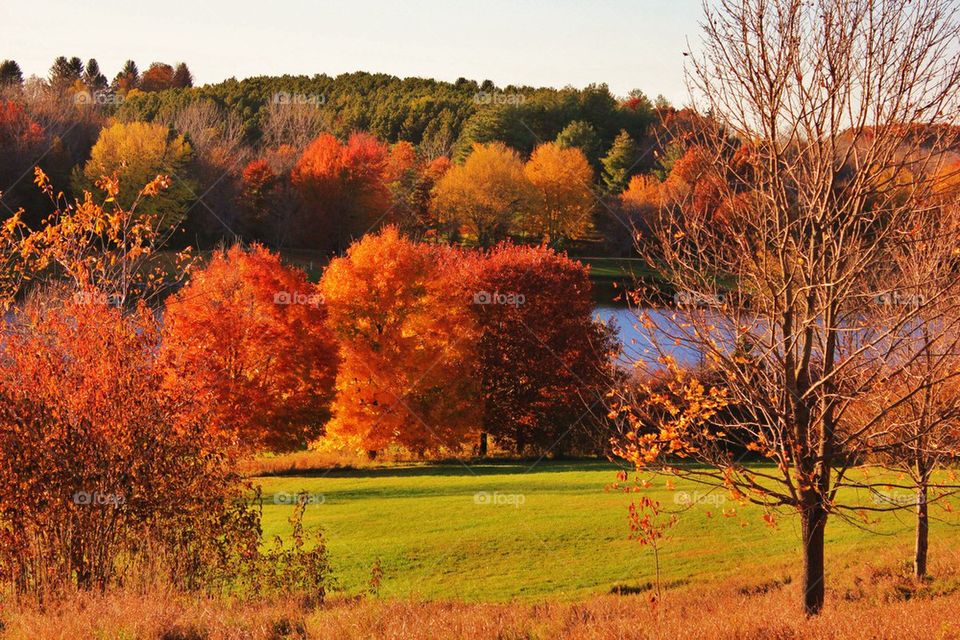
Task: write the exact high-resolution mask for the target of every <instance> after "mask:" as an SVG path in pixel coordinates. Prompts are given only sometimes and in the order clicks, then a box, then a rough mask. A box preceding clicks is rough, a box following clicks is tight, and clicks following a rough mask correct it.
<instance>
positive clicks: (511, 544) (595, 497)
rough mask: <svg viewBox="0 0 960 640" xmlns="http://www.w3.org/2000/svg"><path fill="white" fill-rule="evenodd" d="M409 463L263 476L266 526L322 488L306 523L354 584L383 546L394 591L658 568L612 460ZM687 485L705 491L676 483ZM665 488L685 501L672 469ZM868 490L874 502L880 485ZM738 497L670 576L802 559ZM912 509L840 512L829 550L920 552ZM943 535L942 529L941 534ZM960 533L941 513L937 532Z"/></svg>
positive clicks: (589, 578) (786, 568) (688, 536)
mask: <svg viewBox="0 0 960 640" xmlns="http://www.w3.org/2000/svg"><path fill="white" fill-rule="evenodd" d="M528 467H529V464H527V465H524V464H520V463H511V464H487V465H473V464H472V465H470V467H469V468H467V467H465V466H463V465H459V464H456V463H452V464H443V465H408V466H392V467H383V468H374V469H367V470H359V471H345V470H334V471H328V472H322V471H321V472H316V473H314V474H304V475H298V476H288V477H270V478H261V479H259V480H258V482H261V483H262V486H263V490H264V502H265V505H264V525H265V533H266V534H267V535H270V536H272V535H275V534H280V535H283V534H285V533H286V532H287V531H288V530H289V525H288V524H287V521H286V519H287V517H288V516H289V513H290V510H291V507H290V506H287V505H283V504H280V505H276V504H274V499H273V498H274V495H275V494H277V493H278V492H287V493H291V494H292V493H295V492H297V491H300V490H306V491H309V492H313V493H316V494H322V495H323V500H324V501H323V503H322V504H313V505H310V506H309V507H308V509H307V515H306V518H305V522H306V524H307V525H308V527H310V528H312V527H316V526H322V527H323V528H324V530H325V532H326V537H327V542H328V548H329V551H330V553H331V560H332V564H333V568H334V572H335V575H336V576H337V578H338V580H339V581H340V585H341V587H342V588H343V589H344V590H346V591H347V592H349V593H355V592H358V591H361V590H363V589H364V588H365V586H366V584H367V582H368V579H369V575H370V568H371V566H372V564H373V563H374V560H375V559H376V558H380V559H381V562H382V567H383V571H384V581H383V585H382V587H381V593H382V594H383V595H385V596H398V597H407V596H413V597H416V598H426V599H461V600H466V601H480V600H483V601H505V600H510V599H513V598H520V599H528V600H533V599H540V598H543V597H551V598H558V599H575V598H582V597H584V596H587V595H589V594H598V593H605V592H608V591H609V590H610V589H611V587H613V586H615V585H625V586H628V587H635V586H640V585H642V584H644V583H646V582H648V581H649V580H651V579H652V576H653V559H652V554H651V553H650V550H649V548H644V547H641V546H639V545H638V543H636V542H631V541H629V540H628V539H627V533H628V530H627V520H626V514H627V505H628V503H629V501H630V496H628V495H624V494H622V493H617V492H606V491H605V490H604V489H605V487H606V486H607V485H609V484H610V483H611V482H613V481H614V480H615V473H616V468H615V467H614V466H612V465H609V464H603V463H554V462H542V463H540V464H539V465H537V466H536V467H535V468H534V469H533V470H532V471H530V472H527V471H526V470H527V468H528ZM675 485H676V489H677V490H678V491H679V490H688V491H691V492H692V491H693V490H694V488H693V487H692V486H684V484H683V483H682V482H675ZM655 487H656V489H655V495H656V497H657V498H658V499H659V500H661V501H662V503H663V504H664V505H665V506H668V507H670V508H674V507H675V502H674V492H673V491H670V490H668V489H666V488H665V486H664V482H663V481H659V482H658V483H657V485H655ZM476 492H488V493H490V494H492V493H493V492H500V493H502V494H521V495H523V499H524V502H523V504H522V505H520V506H511V505H490V504H477V503H476V502H475V498H474V495H475V493H476ZM862 503H864V504H869V498H866V499H865V500H864V501H863V502H862ZM731 506H734V505H733V504H732V503H729V502H728V503H727V504H726V505H723V506H721V507H718V506H716V505H697V506H695V507H693V508H691V509H688V510H686V511H685V512H683V513H682V514H681V515H680V522H679V524H678V525H677V526H676V528H674V529H673V531H672V532H671V534H670V539H669V540H668V541H667V542H666V544H665V547H664V550H663V561H662V565H663V574H664V580H665V581H666V582H670V581H685V580H691V581H699V580H701V579H714V578H721V577H724V576H733V575H753V576H754V577H756V578H757V579H758V580H763V579H769V580H774V579H778V578H781V577H783V576H786V575H790V574H792V573H793V572H794V570H795V567H796V566H797V565H796V561H797V559H798V556H797V553H798V540H799V530H798V522H797V521H796V519H795V518H794V517H792V516H791V515H789V514H786V513H785V514H782V515H781V516H779V520H778V525H777V527H776V528H775V529H771V528H770V527H768V526H766V525H765V524H764V523H763V521H762V519H761V515H762V512H761V511H760V510H759V509H758V508H755V507H744V508H738V514H737V516H736V517H732V518H728V517H723V516H722V515H721V511H722V508H724V507H726V508H730V507H731ZM911 525H912V523H911V521H910V515H909V514H908V513H906V512H904V513H902V514H900V515H899V520H898V518H897V517H894V516H892V515H887V516H885V518H884V520H883V522H881V523H880V524H878V525H877V527H876V528H877V529H879V530H881V531H883V532H885V533H888V534H891V535H889V536H877V535H873V534H870V533H868V532H865V531H862V530H861V529H858V528H856V527H853V526H850V525H848V524H845V523H843V522H841V521H840V520H838V519H834V520H833V521H832V522H831V523H830V525H829V527H828V545H829V548H828V554H829V556H832V557H834V558H837V559H840V558H842V559H843V564H849V563H858V562H860V563H862V562H866V561H869V559H870V557H871V554H872V552H873V551H877V550H880V549H886V550H888V551H889V549H890V548H891V547H892V546H894V547H896V546H898V545H902V547H903V550H904V552H905V553H906V552H908V551H909V543H910V541H911ZM941 536H942V537H941ZM948 536H949V537H950V541H951V542H955V541H956V540H957V539H958V538H957V536H960V532H955V531H954V530H953V528H952V527H946V526H943V525H938V524H937V523H935V524H934V525H933V538H934V541H935V542H937V543H939V542H941V541H943V540H946V539H947V537H948Z"/></svg>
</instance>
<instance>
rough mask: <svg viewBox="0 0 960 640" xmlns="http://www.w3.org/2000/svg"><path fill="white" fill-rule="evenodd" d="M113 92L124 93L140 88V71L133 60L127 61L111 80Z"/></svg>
mask: <svg viewBox="0 0 960 640" xmlns="http://www.w3.org/2000/svg"><path fill="white" fill-rule="evenodd" d="M112 86H113V90H114V91H116V92H117V93H126V92H128V91H130V90H131V89H137V88H139V87H140V70H139V69H137V63H136V62H134V61H133V60H127V61H126V62H125V63H124V64H123V68H122V69H121V70H120V73H118V74H117V75H116V76H115V77H114V79H113V85H112Z"/></svg>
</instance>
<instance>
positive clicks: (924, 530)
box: [913, 482, 930, 578]
mask: <svg viewBox="0 0 960 640" xmlns="http://www.w3.org/2000/svg"><path fill="white" fill-rule="evenodd" d="M929 535H930V521H929V516H928V514H927V484H926V482H923V483H921V484H920V485H919V486H918V487H917V527H916V541H915V543H914V547H913V575H914V576H915V577H917V578H922V577H924V576H925V575H927V548H928V546H929V540H928V538H929Z"/></svg>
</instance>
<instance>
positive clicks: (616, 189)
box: [600, 131, 640, 193]
mask: <svg viewBox="0 0 960 640" xmlns="http://www.w3.org/2000/svg"><path fill="white" fill-rule="evenodd" d="M639 160H640V149H639V148H638V147H637V143H636V142H634V140H633V138H631V137H630V134H629V133H627V132H626V131H621V132H620V134H619V135H617V137H616V139H615V140H614V141H613V146H611V147H610V150H609V151H608V152H607V155H605V156H604V157H603V159H602V160H601V161H600V163H601V164H602V165H603V174H602V176H603V184H604V186H605V187H606V188H607V191H609V192H610V193H620V192H622V191H623V190H624V189H626V188H627V185H628V184H629V183H630V178H631V177H632V176H633V174H634V173H635V169H636V167H637V164H638V162H639Z"/></svg>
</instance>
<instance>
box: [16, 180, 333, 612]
mask: <svg viewBox="0 0 960 640" xmlns="http://www.w3.org/2000/svg"><path fill="white" fill-rule="evenodd" d="M164 182H165V180H164V179H163V178H162V177H158V178H157V179H156V180H154V181H152V182H151V183H150V184H149V185H147V187H146V188H144V189H143V190H142V191H141V195H142V196H144V197H150V196H152V195H153V194H155V193H156V192H157V191H159V190H161V189H162V188H163V187H164ZM37 183H38V185H40V186H41V188H42V189H43V190H44V191H45V192H47V194H48V195H49V196H50V197H51V199H52V200H53V201H54V202H55V204H56V205H57V209H56V211H55V213H54V214H53V215H52V216H51V217H50V218H49V219H48V220H47V221H46V222H45V224H44V225H43V226H42V227H41V228H40V229H39V230H36V231H31V230H29V229H27V228H26V227H25V226H24V225H23V224H22V223H21V222H20V219H19V216H14V217H13V218H11V220H10V221H8V223H7V224H5V225H4V226H3V227H2V230H0V251H2V252H3V263H4V265H5V269H4V276H3V284H4V289H3V291H2V293H3V298H2V302H3V303H4V305H5V309H8V308H10V307H11V306H12V305H13V303H14V302H16V301H17V300H18V299H22V298H21V296H20V295H18V294H20V293H21V291H20V289H22V288H25V287H24V286H23V285H24V284H31V283H32V284H34V285H35V286H34V291H32V292H27V294H26V295H27V302H26V303H23V304H20V305H18V306H17V307H16V308H15V310H14V311H13V312H11V313H10V314H8V316H7V317H6V321H5V323H4V324H3V326H2V328H0V588H3V589H6V588H10V589H11V590H12V591H13V593H14V594H16V595H17V596H21V595H27V596H30V597H33V598H39V599H40V600H42V601H46V600H48V599H51V598H54V597H57V596H58V595H60V594H62V593H63V592H64V591H65V590H69V588H70V587H75V588H80V589H95V588H97V589H103V588H107V587H110V586H114V585H118V584H126V585H129V584H132V583H134V582H135V581H136V580H138V579H144V580H150V581H159V582H169V583H171V584H172V585H173V586H174V587H176V588H186V589H204V590H224V589H229V590H230V592H231V593H234V594H241V595H242V594H244V593H264V592H274V593H276V592H281V593H284V594H291V593H296V594H298V595H303V596H304V597H305V598H307V599H310V600H312V601H316V600H317V599H322V597H323V595H324V584H325V581H326V580H327V564H326V551H325V546H324V545H323V544H322V541H321V543H320V544H318V545H317V546H315V547H314V548H312V549H310V550H306V549H305V547H304V541H303V538H304V536H303V532H302V527H300V525H299V520H300V518H302V513H303V512H302V509H301V508H298V509H295V510H294V521H293V524H294V530H295V532H296V533H297V536H295V539H294V544H293V547H292V548H284V547H283V546H282V545H278V546H277V547H276V548H275V549H274V550H272V551H263V550H261V542H262V531H261V528H260V512H259V508H258V504H259V497H258V495H257V493H256V492H253V493H252V495H251V487H250V486H249V485H247V484H245V483H242V482H241V481H240V479H239V478H238V477H237V475H236V474H235V473H234V472H233V471H232V463H233V460H232V457H231V453H232V448H231V446H230V445H231V444H232V442H231V441H230V440H229V439H228V438H226V437H223V436H225V435H227V434H224V433H222V432H216V431H211V430H210V428H209V424H210V423H211V422H215V420H216V413H215V412H214V411H213V409H215V408H217V407H216V405H213V404H211V403H209V402H206V400H207V396H206V395H205V394H203V393H196V394H194V393H184V392H182V391H183V389H182V388H180V387H178V386H176V385H171V384H169V381H170V380H171V379H175V378H176V377H177V375H178V373H177V372H172V371H170V370H169V367H170V366H173V365H174V364H175V361H173V360H172V359H170V358H168V357H166V354H165V353H164V354H161V353H160V350H161V336H162V329H161V327H160V324H159V321H158V319H157V317H156V316H155V314H154V312H153V310H152V309H150V308H149V307H148V306H147V304H146V299H148V298H149V297H150V296H151V295H152V294H154V293H156V292H158V291H162V289H163V288H164V287H165V286H166V285H167V284H169V282H170V280H169V278H170V277H171V276H170V275H168V274H169V267H170V266H171V265H170V264H169V263H168V264H167V265H166V266H167V269H166V270H165V269H163V268H162V266H161V265H157V264H156V262H154V261H153V260H152V257H153V256H154V250H155V249H156V248H157V247H158V246H159V245H160V243H161V242H162V238H163V237H164V236H163V235H162V234H159V233H158V232H157V228H156V227H155V226H153V225H152V224H150V220H151V219H152V218H151V217H149V216H147V217H143V216H141V217H137V218H134V216H133V212H132V211H129V210H125V209H123V208H121V207H120V206H119V205H117V204H116V201H115V199H113V198H110V199H108V202H110V201H112V202H113V203H114V204H113V207H111V208H107V206H106V205H100V204H98V203H96V202H95V201H94V200H93V199H92V198H91V197H90V196H89V194H88V195H85V197H84V199H83V200H82V201H81V202H76V203H74V204H66V203H62V202H61V200H62V197H61V196H56V197H54V196H53V188H52V187H51V186H50V184H49V182H48V181H47V180H46V177H45V176H44V175H43V174H42V172H40V171H39V170H38V171H37ZM101 184H102V185H104V188H105V189H106V190H107V191H108V193H110V192H111V191H114V190H116V189H117V188H118V185H117V184H116V181H115V180H112V179H102V180H101ZM138 197H139V196H138ZM178 263H179V260H178ZM178 274H182V271H180V270H175V271H174V274H173V276H172V277H174V278H176V277H179V276H178ZM295 279H296V278H294V280H295ZM246 328H248V329H251V328H253V329H259V328H260V327H259V326H257V325H255V324H252V323H251V324H249V325H247V327H246ZM247 409H248V408H247ZM301 506H302V505H301Z"/></svg>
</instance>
